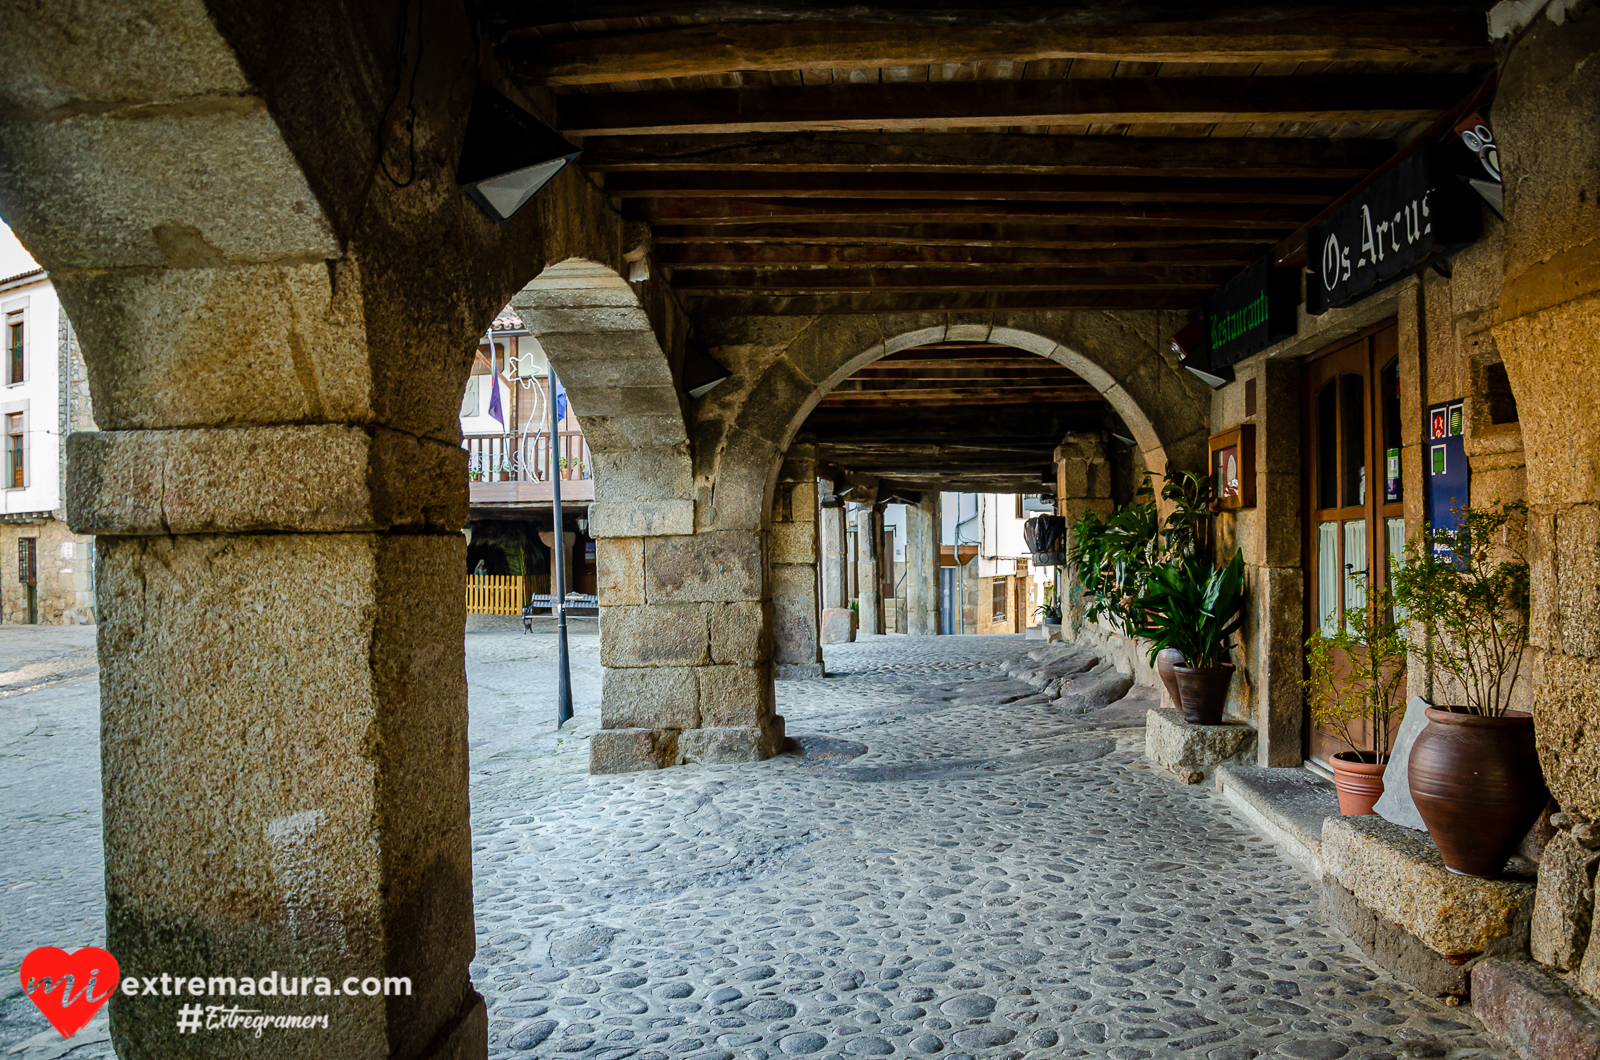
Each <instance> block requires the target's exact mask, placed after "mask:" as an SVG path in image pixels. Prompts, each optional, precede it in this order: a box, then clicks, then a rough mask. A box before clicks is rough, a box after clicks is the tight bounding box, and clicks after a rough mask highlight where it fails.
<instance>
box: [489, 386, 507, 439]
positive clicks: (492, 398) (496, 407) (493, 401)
mask: <svg viewBox="0 0 1600 1060" xmlns="http://www.w3.org/2000/svg"><path fill="white" fill-rule="evenodd" d="M489 386H490V390H489V415H490V417H491V418H493V419H496V420H499V421H500V426H502V427H504V426H505V425H506V416H505V413H504V412H503V411H501V409H500V380H499V378H498V377H497V376H493V375H491V376H489Z"/></svg>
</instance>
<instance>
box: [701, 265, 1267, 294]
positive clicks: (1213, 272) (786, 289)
mask: <svg viewBox="0 0 1600 1060" xmlns="http://www.w3.org/2000/svg"><path fill="white" fill-rule="evenodd" d="M1237 272H1238V270H1237V269H1233V268H1220V269H1219V268H1160V267H1154V268H1152V267H1145V266H1129V267H1126V268H1119V269H1089V268H1084V269H1049V268H1027V267H1024V268H1017V269H999V268H991V269H982V270H973V269H929V270H926V271H922V270H917V269H885V270H883V271H882V272H879V271H876V270H872V269H860V270H851V269H800V270H790V271H777V270H768V269H751V270H730V271H727V272H689V273H685V274H684V275H682V276H680V277H676V278H675V279H674V283H673V287H674V288H675V289H676V290H677V291H678V292H679V293H680V294H683V295H686V296H688V297H695V296H704V295H717V294H746V293H750V294H827V293H849V292H853V291H876V292H881V293H886V294H887V293H900V292H917V291H1132V290H1144V289H1153V288H1164V287H1177V288H1194V289H1201V290H1205V289H1211V288H1215V287H1218V286H1221V285H1222V284H1224V283H1226V282H1227V281H1228V280H1230V279H1232V278H1233V277H1234V275H1236V274H1237Z"/></svg>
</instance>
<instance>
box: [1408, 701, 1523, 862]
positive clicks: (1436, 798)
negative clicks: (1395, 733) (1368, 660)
mask: <svg viewBox="0 0 1600 1060" xmlns="http://www.w3.org/2000/svg"><path fill="white" fill-rule="evenodd" d="M1408 775H1409V779H1410V782H1411V798H1412V801H1414V802H1415V803H1416V804H1417V812H1418V813H1420V814H1421V815H1422V821H1423V823H1424V824H1426V825H1427V826H1428V834H1429V835H1430V836H1432V837H1433V841H1434V843H1435V844H1436V845H1437V846H1438V847H1439V853H1440V854H1441V855H1443V857H1444V864H1445V867H1446V868H1448V869H1449V870H1450V871H1451V872H1455V873H1460V874H1461V875H1463V876H1484V877H1494V876H1498V875H1500V871H1501V869H1503V868H1504V867H1505V863H1506V859H1507V858H1509V857H1510V856H1511V852H1512V851H1513V850H1514V849H1515V848H1516V845H1517V843H1518V842H1519V841H1520V840H1521V839H1522V837H1523V836H1524V835H1526V834H1527V833H1528V829H1529V828H1531V827H1533V822H1534V821H1535V820H1537V819H1538V817H1539V814H1540V813H1541V812H1542V811H1543V810H1544V806H1545V803H1546V802H1547V801H1548V800H1549V798H1550V792H1549V791H1548V790H1547V789H1546V788H1545V785H1544V770H1543V769H1541V768H1540V766H1539V753H1538V751H1537V750H1536V749H1535V748H1534V744H1533V715H1531V714H1527V713H1524V712H1522V711H1519V710H1513V711H1507V712H1506V714H1505V716H1504V717H1499V718H1493V717H1485V716H1483V715H1479V714H1472V713H1469V712H1468V711H1467V709H1466V708H1465V707H1429V708H1428V725H1427V727H1426V728H1424V729H1423V730H1422V732H1421V733H1419V734H1418V736H1417V742H1416V743H1415V744H1414V745H1413V746H1412V748H1411V761H1410V765H1409V769H1408Z"/></svg>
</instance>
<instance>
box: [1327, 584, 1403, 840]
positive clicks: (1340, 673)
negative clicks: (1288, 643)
mask: <svg viewBox="0 0 1600 1060" xmlns="http://www.w3.org/2000/svg"><path fill="white" fill-rule="evenodd" d="M1358 576H1359V575H1358ZM1306 668H1307V671H1308V672H1309V674H1310V676H1309V677H1308V678H1307V679H1306V681H1305V691H1306V701H1307V702H1308V703H1309V704H1310V705H1311V720H1312V721H1313V722H1314V723H1316V724H1317V725H1319V726H1322V727H1323V728H1325V729H1327V730H1329V731H1330V732H1333V733H1336V734H1337V735H1338V737H1339V739H1340V740H1342V741H1344V743H1346V744H1348V745H1349V747H1350V750H1348V751H1340V752H1339V753H1338V754H1336V755H1334V756H1333V757H1332V758H1331V759H1329V762H1330V764H1331V766H1332V768H1333V786H1334V789H1335V790H1336V791H1337V792H1338V793H1339V812H1340V813H1343V814H1357V815H1360V814H1370V813H1372V812H1373V810H1372V805H1373V803H1375V802H1377V801H1378V798H1379V797H1380V796H1381V795H1382V794H1383V774H1384V771H1385V770H1386V769H1387V768H1388V766H1389V745H1390V744H1391V743H1392V742H1393V739H1394V734H1395V729H1396V728H1397V726H1396V725H1395V724H1394V718H1395V712H1396V710H1397V704H1396V698H1397V697H1398V696H1399V694H1400V690H1401V688H1402V687H1403V686H1404V683H1405V676H1406V641H1405V620H1404V619H1403V618H1397V617H1396V616H1395V613H1394V607H1393V600H1392V599H1391V592H1390V589H1389V587H1388V586H1383V587H1381V588H1379V589H1378V590H1377V591H1376V592H1374V593H1373V594H1372V598H1371V599H1370V600H1368V602H1367V604H1366V605H1365V606H1362V607H1354V608H1351V609H1349V610H1347V611H1346V612H1345V613H1344V615H1343V616H1342V621H1341V623H1340V624H1339V626H1338V628H1336V629H1334V630H1332V631H1331V632H1325V631H1323V630H1320V629H1319V630H1317V631H1316V632H1315V633H1313V634H1311V639H1310V640H1308V641H1306ZM1363 731H1364V732H1365V736H1363V735H1362V734H1363Z"/></svg>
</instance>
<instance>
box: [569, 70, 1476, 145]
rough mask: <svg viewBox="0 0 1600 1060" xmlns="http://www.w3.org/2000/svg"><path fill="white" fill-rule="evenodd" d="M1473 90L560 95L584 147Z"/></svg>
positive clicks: (1373, 109) (1318, 87)
mask: <svg viewBox="0 0 1600 1060" xmlns="http://www.w3.org/2000/svg"><path fill="white" fill-rule="evenodd" d="M1471 88H1472V82H1469V81H1468V80H1466V79H1464V78H1461V77H1454V76H1423V75H1415V74H1394V75H1366V76H1360V77H1343V76H1337V75H1317V76H1307V77H1140V78H1135V77H1127V78H1099V79H1093V80H1090V79H1082V80H1071V79H1069V80H1061V81H1043V80H1040V81H945V82H922V83H901V84H861V85H856V84H844V85H823V86H818V87H815V88H798V89H796V88H778V89H772V88H760V89H744V90H740V89H709V90H704V91H699V92H621V93H607V94H602V95H576V96H560V97H557V100H556V111H557V116H558V120H559V125H560V127H561V129H562V130H563V131H565V132H568V133H571V134H574V135H578V136H593V135H601V134H608V135H612V136H638V135H651V134H660V133H730V132H786V131H799V130H805V129H818V130H841V129H873V130H878V131H880V132H890V131H895V130H906V131H915V130H921V129H926V128H928V127H930V126H949V127H955V128H966V129H971V128H982V127H985V126H998V127H1009V126H1017V125H1094V124H1099V123H1108V124H1167V125H1191V124H1201V125H1214V124H1217V123H1219V122H1271V123H1284V122H1394V121H1398V122H1415V121H1428V120H1431V119H1433V118H1435V117H1437V116H1438V115H1439V113H1440V112H1442V111H1444V110H1445V109H1446V108H1448V107H1450V106H1451V105H1452V104H1454V103H1455V102H1456V101H1457V100H1459V99H1460V98H1461V97H1462V96H1463V95H1465V94H1466V93H1467V92H1468V91H1469V90H1470V89H1471Z"/></svg>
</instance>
